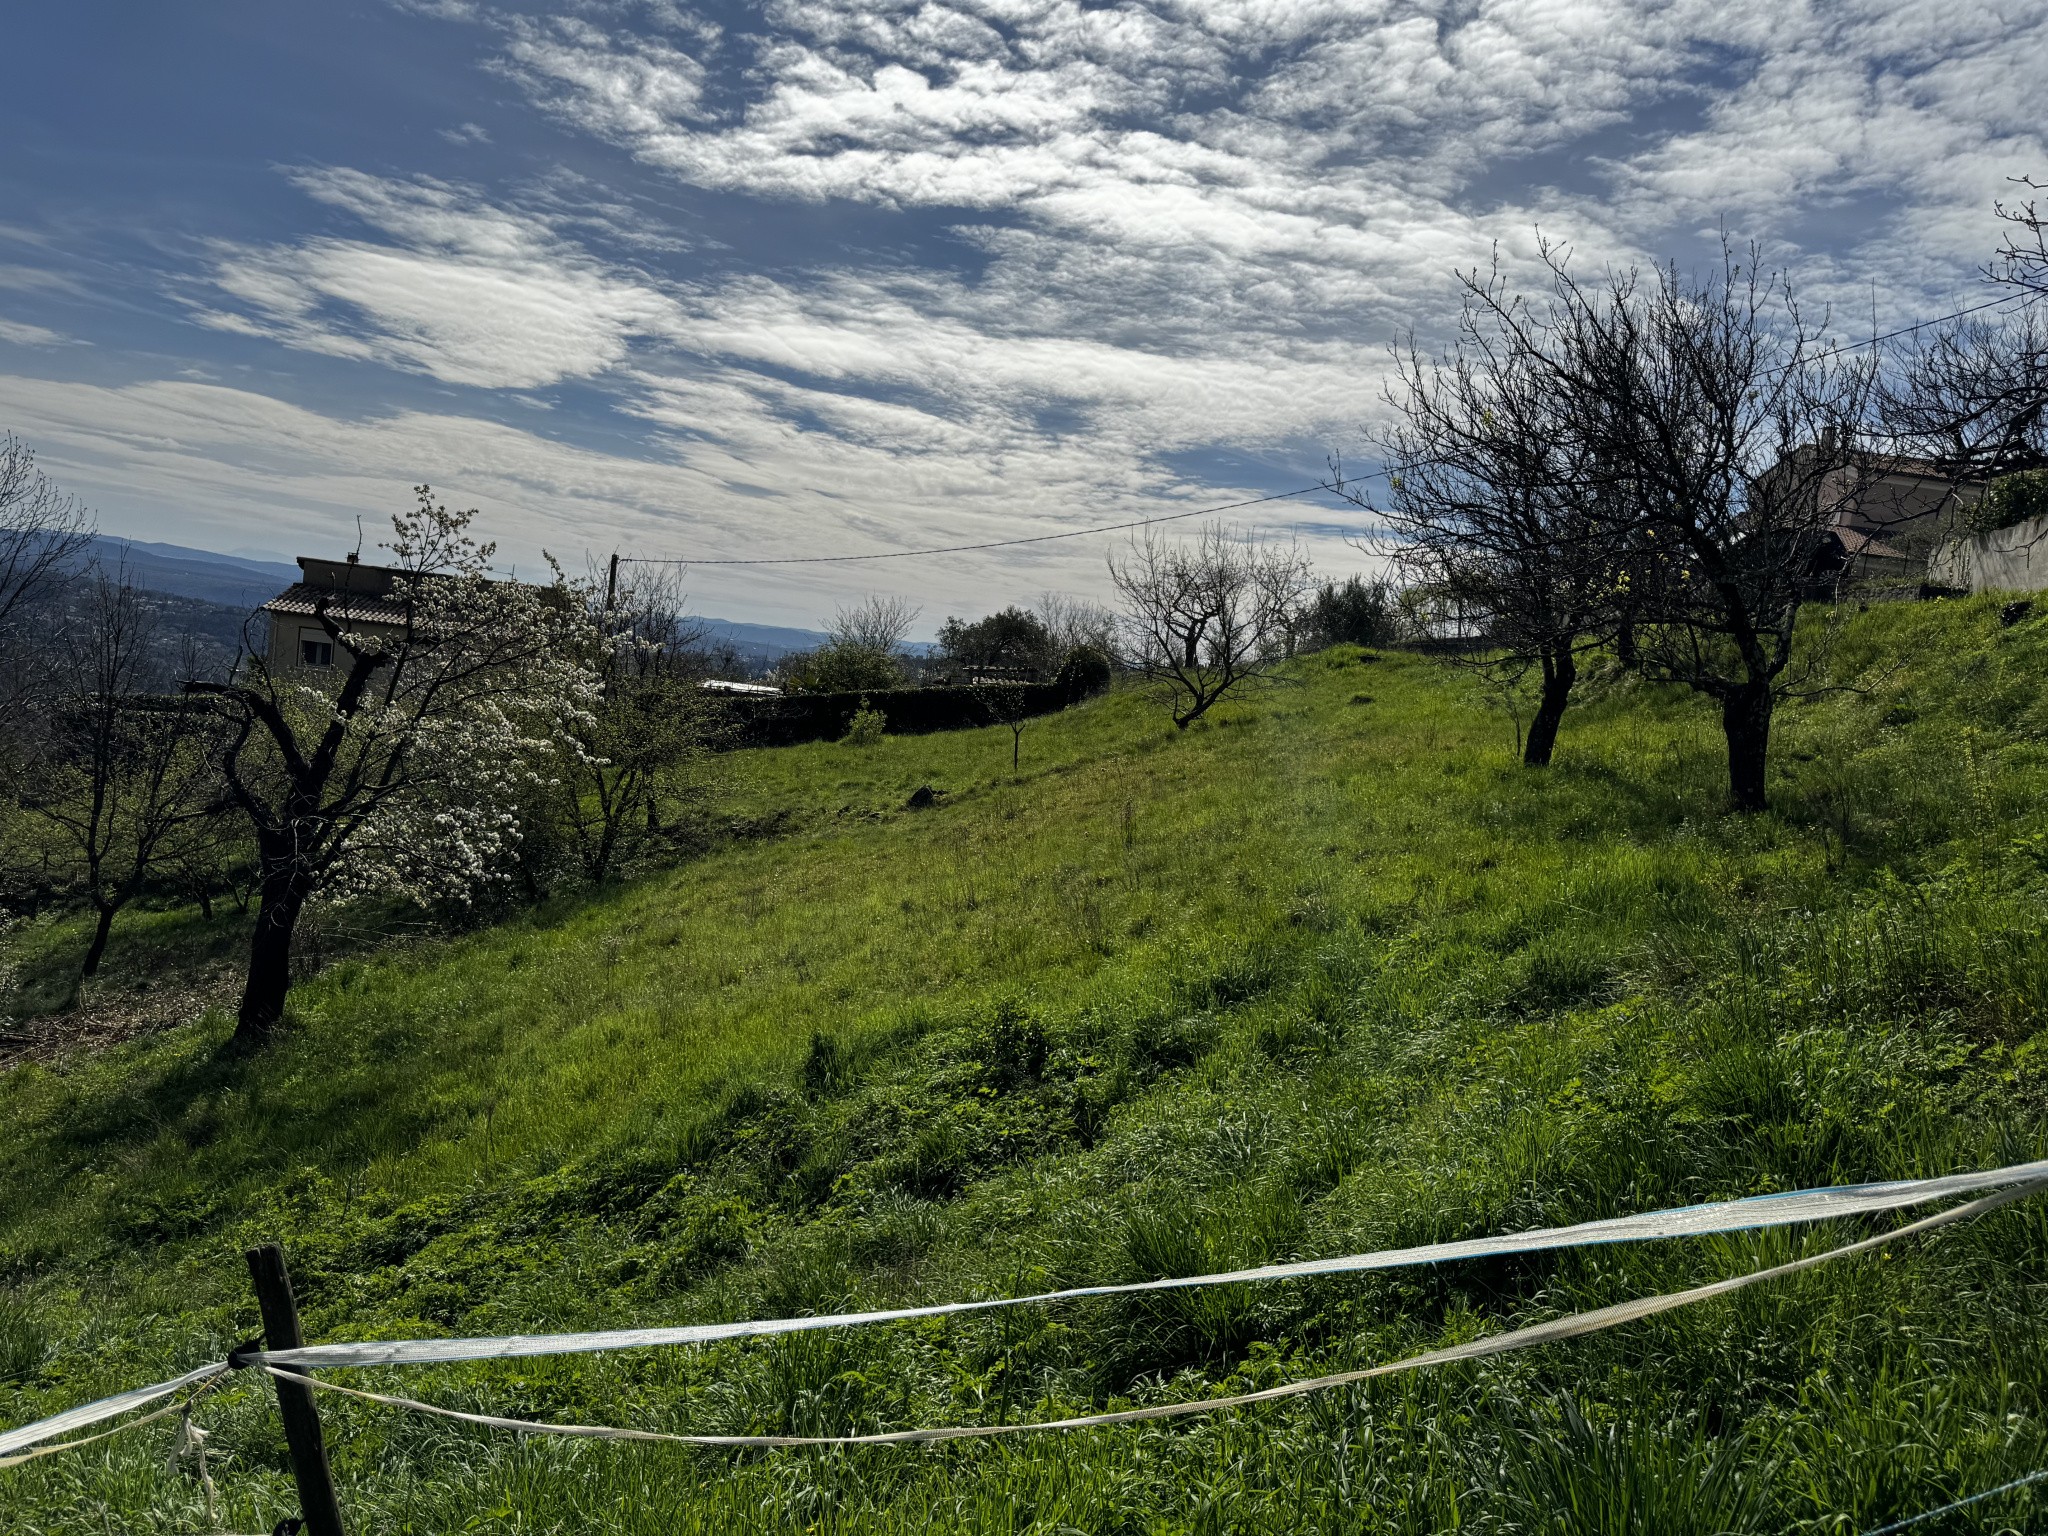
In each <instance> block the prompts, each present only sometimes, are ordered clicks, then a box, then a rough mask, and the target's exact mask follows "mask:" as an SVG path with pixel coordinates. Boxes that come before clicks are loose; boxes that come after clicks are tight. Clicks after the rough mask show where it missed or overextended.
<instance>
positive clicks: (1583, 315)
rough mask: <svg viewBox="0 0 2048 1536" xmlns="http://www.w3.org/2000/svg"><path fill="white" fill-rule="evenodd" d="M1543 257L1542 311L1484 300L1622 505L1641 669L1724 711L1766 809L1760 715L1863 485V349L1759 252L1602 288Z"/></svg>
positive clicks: (1746, 801) (1752, 797)
mask: <svg viewBox="0 0 2048 1536" xmlns="http://www.w3.org/2000/svg"><path fill="white" fill-rule="evenodd" d="M1547 257H1548V260H1549V264H1550V269H1551V276H1552V284H1553V300H1552V303H1551V305H1550V306H1549V308H1548V310H1547V311H1546V312H1545V313H1543V314H1541V315H1536V314H1532V313H1530V312H1528V311H1525V310H1517V309H1515V308H1513V307H1512V306H1511V305H1510V304H1509V303H1508V302H1507V301H1506V300H1505V299H1502V300H1497V301H1486V300H1484V297H1483V291H1482V301H1483V302H1491V303H1492V305H1493V312H1494V315H1495V317H1496V318H1497V319H1498V321H1499V323H1500V324H1502V325H1503V326H1504V327H1507V328H1509V329H1511V330H1513V331H1515V332H1518V333H1520V334H1521V335H1522V336H1523V337H1524V338H1525V347H1526V352H1527V355H1528V356H1530V357H1531V358H1532V359H1535V360H1537V361H1538V362H1539V363H1540V364H1541V367H1542V370H1543V373H1544V375H1545V376H1546V377H1547V378H1548V380H1549V381H1550V384H1551V386H1552V388H1553V389H1554V390H1555V391H1556V393H1557V398H1558V399H1559V400H1561V401H1563V402H1566V403H1567V404H1568V406H1569V409H1570V413H1571V414H1570V419H1569V422H1568V426H1569V430H1570V431H1571V432H1572V433H1573V434H1574V435H1575V436H1576V437H1577V438H1578V439H1580V440H1581V441H1582V442H1583V443H1584V445H1585V449H1586V453H1587V455H1588V459H1589V461H1590V462H1597V463H1599V464H1600V465H1602V466H1604V468H1603V470H1602V473H1603V474H1604V475H1606V476H1608V477H1610V478H1609V481H1608V483H1607V484H1606V485H1605V486H1604V487H1603V491H1604V493H1606V494H1608V495H1610V496H1611V497H1612V498H1613V499H1614V500H1615V501H1616V502H1617V503H1625V505H1626V507H1627V516H1628V519H1629V526H1630V529H1631V541H1632V550H1633V551H1635V552H1636V553H1634V554H1632V558H1631V561H1630V570H1631V578H1632V583H1634V584H1635V585H1637V587H1638V588H1639V590H1636V591H1635V592H1633V593H1632V600H1633V601H1635V602H1636V603H1637V604H1638V605H1639V606H1638V608H1637V612H1638V614H1639V616H1640V623H1639V625H1638V627H1637V630H1636V638H1635V644H1636V654H1637V663H1638V665H1639V666H1640V667H1641V668H1642V670H1643V671H1644V672H1645V673H1646V674H1648V675H1649V676H1651V677H1654V678H1659V679H1663V680H1666V681H1671V682H1679V683H1683V684H1685V685H1686V686H1688V687H1690V688H1693V689H1694V690H1696V691H1698V692H1700V693H1703V694H1705V695H1707V696H1708V697H1710V698H1712V699H1713V700H1714V701H1715V702H1716V703H1718V704H1719V705H1720V708H1721V724H1722V730H1723V733H1724V735H1725V736H1726V738H1727V743H1728V777H1729V792H1730V797H1731V799H1732V801H1733V803H1734V805H1735V806H1736V808H1737V809H1740V810H1744V811H1757V810H1762V809H1764V807H1765V806H1766V804H1767V801H1768V795H1767V791H1766V785H1765V767H1766V763H1767V759H1768V753H1769V745H1770V730H1771V719H1772V714H1773V711H1774V709H1775V707H1776V705H1777V702H1778V700H1779V699H1780V698H1781V697H1783V696H1785V695H1786V694H1787V693H1788V692H1791V691H1793V690H1794V689H1795V687H1796V686H1797V682H1798V679H1797V677H1796V676H1795V675H1793V673H1792V671H1791V670H1790V669H1791V668H1792V663H1793V656H1794V652H1793V630H1794V627H1795V625H1796V623H1797V620H1798V614H1799V605H1800V600H1801V598H1802V596H1803V595H1804V592H1805V589H1806V586H1807V584H1808V581H1809V580H1810V572H1811V570H1812V568H1813V565H1814V561H1815V557H1816V554H1817V553H1818V551H1819V548H1820V546H1821V541H1822V540H1823V538H1825V536H1826V533H1827V529H1828V528H1829V526H1830V525H1831V524H1832V522H1833V521H1834V518H1835V514H1836V513H1837V511H1838V510H1839V509H1840V508H1841V507H1842V506H1843V505H1844V504H1846V503H1848V502H1850V501H1852V500H1853V499H1854V498H1855V497H1856V496H1857V495H1858V494H1859V493H1860V492H1861V490H1862V486H1861V475H1862V466H1863V465H1865V464H1866V463H1867V459H1865V458H1864V457H1863V456H1862V455H1860V454H1859V452H1858V450H1857V447H1856V441H1857V434H1858V432H1859V430H1860V429H1861V428H1862V427H1863V425H1864V422H1865V418H1866V416H1867V414H1868V407H1869V401H1870V392H1871V382H1872V365H1871V360H1870V359H1869V357H1868V356H1867V355H1860V354H1847V353H1844V352H1843V351H1842V349H1840V348H1838V347H1836V346H1834V345H1833V344H1832V343H1831V342H1830V341H1829V340H1828V338H1827V336H1826V335H1825V332H1824V318H1825V317H1821V319H1820V320H1818V321H1817V320H1816V319H1814V318H1811V317H1809V316H1808V315H1807V314H1806V313H1805V312H1804V311H1802V309H1801V308H1800V305H1799V303H1798V301H1797V298H1796V296H1795V294H1794V292H1793V289H1792V285H1791V283H1790V281H1789V279H1787V278H1786V277H1785V276H1784V274H1782V273H1777V274H1771V273H1765V272H1763V271H1761V270H1760V269H1759V266H1758V262H1757V260H1756V257H1755V254H1754V253H1753V252H1752V253H1750V254H1749V256H1748V257H1747V259H1744V258H1743V257H1741V256H1740V255H1738V253H1737V252H1735V251H1734V250H1733V249H1732V248H1725V247H1724V249H1723V253H1722V260H1721V263H1720V265H1719V267H1718V268H1717V269H1716V270H1713V271H1710V272H1709V273H1708V274H1707V275H1706V276H1705V277H1704V278H1699V279H1688V278H1685V277H1682V276H1681V275H1680V274H1679V273H1678V272H1677V271H1676V270H1675V269H1671V268H1666V269H1662V270H1660V271H1659V272H1658V273H1657V274H1656V276H1655V278H1654V280H1653V281H1652V282H1650V283H1649V284H1647V285H1642V284H1640V283H1639V282H1638V281H1637V280H1636V279H1635V278H1634V277H1633V276H1632V275H1629V276H1623V277H1620V278H1616V279H1612V280H1610V282H1609V284H1608V285H1607V287H1606V288H1605V290H1604V291H1602V292H1596V291H1593V290H1590V289H1588V288H1585V287H1583V286H1582V285H1580V284H1579V283H1578V282H1577V281H1576V280H1575V279H1574V278H1573V277H1572V276H1571V274H1570V273H1569V272H1568V271H1567V269H1566V266H1565V261H1564V258H1563V257H1562V255H1560V254H1559V253H1558V252H1556V251H1551V252H1548V253H1547Z"/></svg>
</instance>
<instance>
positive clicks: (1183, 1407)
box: [264, 1184, 2048, 1491]
mask: <svg viewBox="0 0 2048 1536" xmlns="http://www.w3.org/2000/svg"><path fill="white" fill-rule="evenodd" d="M2043 1189H2048V1184H2025V1185H2021V1186H2019V1187H2018V1188H2015V1189H2007V1190H2002V1191H2000V1192H1999V1193H1998V1194H1995V1195H1986V1196H1985V1197H1984V1198H1983V1199H1981V1200H1973V1201H1971V1202H1970V1203H1969V1204H1968V1205H1960V1206H1957V1207H1956V1208H1955V1209H1953V1210H1948V1211H1941V1212H1938V1213H1937V1214H1935V1215H1933V1216H1924V1217H1922V1218H1921V1219H1920V1220H1918V1221H1916V1222H1912V1223H1910V1224H1909V1225H1907V1226H1903V1227H1900V1228H1898V1229H1897V1230H1896V1231H1892V1232H1880V1233H1879V1234H1878V1235H1877V1236H1875V1237H1866V1238H1864V1239H1863V1240H1862V1241H1860V1242H1855V1243H1849V1244H1846V1245H1844V1246H1843V1247H1840V1248H1830V1249H1829V1250H1827V1252H1825V1253H1816V1254H1809V1255H1808V1256H1807V1257H1805V1258H1802V1259H1794V1260H1792V1261H1791V1262H1790V1263H1787V1264H1777V1265H1773V1266H1772V1267H1771V1268H1769V1269H1758V1270H1752V1271H1751V1272H1750V1273H1748V1274H1746V1275H1736V1276H1734V1277H1733V1278H1731V1279H1727V1280H1715V1281H1712V1282H1710V1283H1709V1284H1706V1285H1700V1286H1694V1287H1693V1288H1692V1289H1691V1290H1686V1291H1673V1292H1669V1293H1667V1294H1665V1295H1662V1296H1643V1297H1638V1298H1637V1299H1636V1300H1634V1301H1623V1302H1617V1303H1616V1304H1615V1305H1613V1306H1611V1307H1599V1308H1596V1309H1595V1310H1593V1311H1590V1312H1574V1313H1572V1314H1570V1315H1569V1316H1566V1317H1559V1318H1553V1319H1551V1320H1550V1321H1549V1322H1544V1323H1533V1324H1531V1325H1530V1326H1528V1327H1526V1328H1515V1329H1511V1330H1509V1331H1508V1332H1506V1333H1496V1334H1489V1335H1488V1336H1487V1337H1485V1338H1480V1339H1472V1340H1470V1341H1468V1342H1466V1343H1464V1344H1454V1345H1452V1346H1450V1347H1449V1348H1447V1349H1432V1350H1430V1351H1428V1352H1427V1353H1424V1354H1420V1355H1409V1356H1407V1357H1406V1358H1405V1359H1401V1360H1390V1361H1387V1362H1386V1363H1384V1364H1381V1365H1371V1366H1366V1367H1365V1368H1363V1369H1362V1370H1355V1371H1339V1372H1337V1373H1336V1374H1335V1375H1331V1376H1313V1377H1309V1378H1307V1379H1305V1380H1302V1381H1290V1382H1285V1383H1283V1384H1281V1385H1280V1386H1277V1387H1265V1388H1263V1389H1261V1390H1259V1391H1257V1392H1239V1393H1236V1394H1234V1395H1232V1396H1229V1397H1199V1398H1192V1399H1189V1400H1188V1401H1185V1402H1178V1403H1155V1404H1153V1405H1151V1406H1150V1407H1146V1408H1123V1409H1117V1410H1115V1411H1113V1412H1109V1413H1090V1414H1084V1415H1082V1416H1081V1417H1079V1418H1071V1419H1038V1420H1026V1421H1024V1422H1022V1423H1016V1424H961V1425H953V1426H949V1427H944V1428H935V1429H895V1430H883V1431H879V1432H877V1433H874V1434H867V1435H679V1434H668V1433H664V1432H662V1431H659V1430H651V1429H618V1428H613V1427H611V1426H607V1425H599V1424H547V1423H543V1422H540V1421H538V1420H534V1419H507V1418H501V1417H499V1416H498V1415H496V1414H490V1413H464V1412H461V1411H460V1410H458V1409H454V1408H441V1407H437V1406H436V1405H434V1404H432V1403H422V1402H419V1401H417V1400H416V1399H414V1398H410V1397H392V1396H389V1395H387V1394H385V1393H382V1392H365V1391H362V1390H361V1389H360V1388H357V1387H344V1386H342V1385H340V1384H339V1383H337V1382H332V1381H319V1380H316V1379H315V1378H313V1377H311V1376H304V1375H300V1374H299V1373H298V1372H296V1371H286V1370H280V1369H278V1368H277V1367H276V1366H266V1367H264V1369H265V1370H267V1371H268V1372H269V1373H270V1374H271V1375H272V1376H277V1377H281V1378H282V1379H284V1380H286V1381H297V1382H303V1383H304V1384H305V1385H307V1386H309V1387H316V1388H318V1389H319V1390H321V1391H323V1392H339V1393H343V1394H345V1395H346V1396H349V1397H354V1398H360V1399H362V1400H363V1401H365V1402H372V1403H382V1404H384V1405H386V1406H387V1407H392V1408H404V1409H407V1410H408V1411H410V1412H413V1413H428V1414H433V1415H435V1416H436V1417H439V1418H444V1419H460V1420H462V1421H463V1422H464V1423H468V1424H481V1425H484V1426H485V1427H486V1428H491V1429H510V1430H516V1431H518V1432H520V1433H522V1434H529V1435H563V1436H568V1437H572V1438H577V1439H591V1440H655V1441H666V1442H669V1443H671V1444H678V1445H716V1446H732V1447H747V1448H756V1447H758V1448H763V1449H773V1448H777V1447H791V1446H807V1445H810V1446H816V1445H928V1444H930V1443H932V1442H933V1441H938V1440H970V1439H980V1438H984V1437H986V1436H990V1435H1023V1434H1036V1433H1039V1432H1042V1431H1047V1430H1072V1429H1100V1428H1103V1427H1105V1426H1107V1425H1112V1424H1136V1423H1141V1422H1143V1421H1146V1420H1150V1419H1171V1418H1180V1417H1182V1416H1184V1415H1186V1414H1191V1413H1215V1412H1217V1411H1218V1410H1219V1409H1224V1408H1242V1407H1244V1406H1246V1405H1247V1404H1250V1403H1270V1402H1273V1401H1275V1400H1276V1399H1279V1398H1283V1397H1300V1396H1302V1395H1303V1394H1305V1393H1309V1392H1322V1391H1327V1390H1328V1389H1329V1388H1331V1387H1343V1386H1349V1385H1351V1384H1353V1383H1355V1382H1361V1381H1371V1380H1373V1379H1374V1378H1375V1377H1379V1376H1395V1375H1399V1374H1401V1373H1403V1372H1405V1371H1419V1370H1423V1369H1426V1368H1428V1367H1430V1366H1437V1365H1455V1364H1457V1363H1459V1362H1461V1361H1466V1360H1479V1359H1484V1358H1485V1357H1487V1356H1489V1355H1505V1354H1509V1353H1512V1352H1513V1351H1515V1350H1518V1349H1530V1348H1533V1347H1534V1346H1536V1345H1538V1344H1554V1343H1556V1342H1558V1341H1559V1340H1561V1339H1577V1338H1583V1337H1584V1336H1585V1335H1587V1334H1589V1333H1599V1332H1601V1331H1602V1330H1603V1329H1607V1328H1618V1327H1620V1326H1621V1325H1622V1324H1623V1323H1633V1322H1636V1321H1638V1320H1640V1319H1642V1318H1645V1317H1655V1316H1657V1315H1658V1314H1659V1313H1661V1312H1672V1311H1676V1310H1677V1309H1678V1308H1680V1307H1688V1306H1691V1305H1692V1304H1693V1303H1694V1302H1698V1301H1708V1300H1711V1299H1712V1298H1713V1297H1716V1296H1726V1295H1727V1294H1728V1293H1729V1292H1731V1291H1739V1290H1742V1289H1743V1288H1744V1287H1746V1286H1752V1285H1761V1284H1762V1283H1763V1282H1765V1281H1767V1280H1779V1279H1783V1278H1784V1277H1785V1276H1787V1275H1796V1274H1799V1273H1801V1272H1803V1271H1805V1270H1809V1269H1812V1268H1814V1267H1815V1266H1817V1265H1821V1264H1825V1263H1827V1262H1828V1261H1829V1260H1830V1259H1842V1258H1847V1257H1848V1256H1849V1255H1851V1254H1856V1253H1868V1252H1869V1251H1870V1250H1871V1249H1873V1248H1881V1247H1883V1246H1884V1245H1885V1244H1887V1243H1893V1242H1897V1241H1898V1240H1899V1239H1901V1238H1906V1237H1912V1236H1913V1235H1915V1234H1916V1233H1920V1232H1930V1231H1932V1230H1933V1229H1935V1228H1936V1227H1945V1226H1947V1225H1949V1224H1950V1223H1951V1222H1957V1221H1967V1220H1969V1219H1970V1218H1971V1217H1972V1216H1981V1215H1983V1214H1984V1213H1985V1212H1987V1211H1994V1210H1996V1209H1998V1207H2000V1206H2001V1205H2010V1204H2011V1203H2012V1202H2013V1201H2015V1200H2018V1199H2021V1198H2023V1197H2025V1196H2027V1195H2031V1194H2036V1193H2038V1192H2040V1191H2041V1190H2043ZM2001 1491H2002V1490H2001Z"/></svg>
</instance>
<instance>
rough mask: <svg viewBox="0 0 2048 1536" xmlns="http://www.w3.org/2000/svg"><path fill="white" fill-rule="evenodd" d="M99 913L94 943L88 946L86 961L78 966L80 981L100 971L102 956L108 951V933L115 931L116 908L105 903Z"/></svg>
mask: <svg viewBox="0 0 2048 1536" xmlns="http://www.w3.org/2000/svg"><path fill="white" fill-rule="evenodd" d="M99 914H100V915H99V921H98V922H97V923H95V924H94V925H93V930H92V943H91V944H89V945H87V946H86V951H85V963H84V964H83V965H81V966H80V967H79V968H78V979H79V980H80V981H84V980H85V979H86V978H87V977H90V976H95V975H97V974H98V973H99V968H100V958H101V957H102V956H103V955H105V954H106V952H107V935H109V934H110V933H112V932H113V931H114V909H113V908H112V907H110V906H104V905H103V906H101V907H100V909H99Z"/></svg>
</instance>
